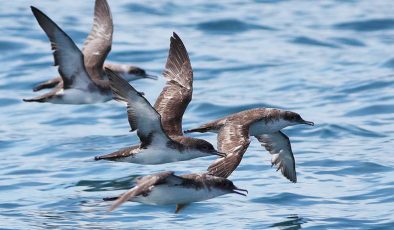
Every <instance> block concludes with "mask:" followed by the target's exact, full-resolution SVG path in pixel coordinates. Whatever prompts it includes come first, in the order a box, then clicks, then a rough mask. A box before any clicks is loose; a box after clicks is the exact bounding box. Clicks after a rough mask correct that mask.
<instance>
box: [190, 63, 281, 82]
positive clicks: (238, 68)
mask: <svg viewBox="0 0 394 230" xmlns="http://www.w3.org/2000/svg"><path fill="white" fill-rule="evenodd" d="M276 66H279V65H277V64H258V65H240V66H228V67H221V68H203V69H202V68H198V67H196V68H193V70H194V72H195V73H199V72H201V73H204V74H206V75H208V76H209V77H208V78H207V79H212V77H214V76H217V75H219V74H223V73H227V72H230V73H234V74H236V73H237V72H245V71H254V72H259V73H261V72H263V71H265V70H267V69H269V68H270V67H276ZM196 75H197V74H196ZM198 76H201V75H198ZM199 79H201V77H200V78H199Z"/></svg>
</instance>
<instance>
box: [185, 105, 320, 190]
mask: <svg viewBox="0 0 394 230" xmlns="http://www.w3.org/2000/svg"><path fill="white" fill-rule="evenodd" d="M298 124H306V125H312V126H313V125H314V123H313V122H311V121H305V120H304V119H302V118H301V116H300V115H299V114H297V113H295V112H291V111H285V110H280V109H272V108H257V109H251V110H245V111H242V112H239V113H235V114H232V115H229V116H227V117H224V118H221V119H218V120H215V121H213V122H209V123H207V124H204V125H201V126H200V127H198V128H195V129H190V130H186V131H185V133H192V132H201V133H204V132H214V133H218V138H217V143H218V150H219V151H221V152H225V153H227V156H226V157H225V158H221V159H218V160H216V161H215V162H213V163H212V164H211V165H210V166H209V167H208V172H209V173H210V174H212V175H215V176H220V177H226V178H227V177H228V176H230V174H231V173H232V172H233V171H234V170H235V169H236V168H237V167H238V165H239V163H240V162H241V160H242V157H243V155H244V153H245V151H246V149H247V148H248V146H249V143H250V140H249V136H254V137H256V139H257V140H258V141H259V142H260V143H261V145H262V146H264V147H265V149H266V150H267V151H268V152H269V153H270V154H271V155H272V159H271V163H272V165H275V166H276V168H277V170H280V171H281V173H282V174H283V176H285V177H286V178H287V179H289V180H290V181H292V182H294V183H296V182H297V175H296V169H295V160H294V156H293V151H292V150H291V145H290V140H289V138H288V137H287V136H286V135H285V134H284V133H283V132H281V131H280V130H281V129H283V128H285V127H287V126H293V125H298Z"/></svg>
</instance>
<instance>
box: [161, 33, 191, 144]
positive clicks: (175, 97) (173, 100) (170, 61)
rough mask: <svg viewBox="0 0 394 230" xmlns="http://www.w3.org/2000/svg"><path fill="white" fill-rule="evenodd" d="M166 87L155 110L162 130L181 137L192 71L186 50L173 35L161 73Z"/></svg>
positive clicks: (176, 36)
mask: <svg viewBox="0 0 394 230" xmlns="http://www.w3.org/2000/svg"><path fill="white" fill-rule="evenodd" d="M163 75H164V77H165V78H166V80H167V83H166V86H165V87H164V89H163V91H162V92H161V94H160V96H159V97H158V98H157V100H156V103H155V106H154V107H155V109H156V110H157V112H158V113H159V114H160V115H161V122H162V125H163V128H164V130H165V131H166V133H167V134H168V135H170V136H172V135H175V136H180V135H182V117H183V114H184V113H185V110H186V108H187V106H188V105H189V102H190V101H191V99H192V93H193V70H192V66H191V64H190V59H189V55H188V54H187V50H186V48H185V46H184V44H183V42H182V40H181V39H180V38H179V36H178V35H177V34H176V33H174V34H173V36H172V37H171V45H170V50H169V54H168V58H167V63H166V66H165V70H164V72H163Z"/></svg>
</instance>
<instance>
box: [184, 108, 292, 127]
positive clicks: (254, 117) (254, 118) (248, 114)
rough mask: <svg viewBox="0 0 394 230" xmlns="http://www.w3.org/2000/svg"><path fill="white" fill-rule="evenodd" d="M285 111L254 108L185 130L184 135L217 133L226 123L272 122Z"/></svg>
mask: <svg viewBox="0 0 394 230" xmlns="http://www.w3.org/2000/svg"><path fill="white" fill-rule="evenodd" d="M285 112H287V111H284V110H280V109H270V108H256V109H249V110H244V111H241V112H238V113H234V114H231V115H228V116H225V117H222V118H220V119H217V120H214V121H211V122H208V123H206V124H203V125H201V126H200V127H198V128H195V129H190V130H186V131H185V133H192V132H202V133H203V132H210V131H219V129H220V128H221V127H222V126H223V125H225V123H226V122H238V123H239V124H243V125H245V126H246V125H251V124H253V123H254V122H258V121H265V122H266V123H268V122H273V121H277V120H279V119H280V118H282V117H283V115H284V113H285Z"/></svg>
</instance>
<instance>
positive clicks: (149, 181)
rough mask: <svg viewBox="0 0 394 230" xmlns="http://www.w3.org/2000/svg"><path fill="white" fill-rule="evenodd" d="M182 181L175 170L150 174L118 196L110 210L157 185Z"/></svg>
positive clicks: (146, 192)
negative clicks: (175, 173)
mask: <svg viewBox="0 0 394 230" xmlns="http://www.w3.org/2000/svg"><path fill="white" fill-rule="evenodd" d="M175 182H176V183H178V184H180V183H182V178H181V177H179V176H176V175H174V172H172V171H168V172H162V173H157V174H153V175H149V176H144V177H141V178H139V179H138V180H137V185H136V186H134V187H133V188H132V189H130V190H129V191H127V192H125V193H123V194H122V195H121V196H120V197H118V198H117V199H116V200H115V202H114V203H113V204H112V205H111V207H110V208H109V211H112V210H114V209H116V208H117V207H119V206H120V205H121V204H123V203H124V202H126V201H128V200H130V199H132V198H133V197H136V196H139V195H142V194H148V193H149V192H150V191H151V190H152V189H153V188H154V186H156V185H160V184H163V183H175Z"/></svg>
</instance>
